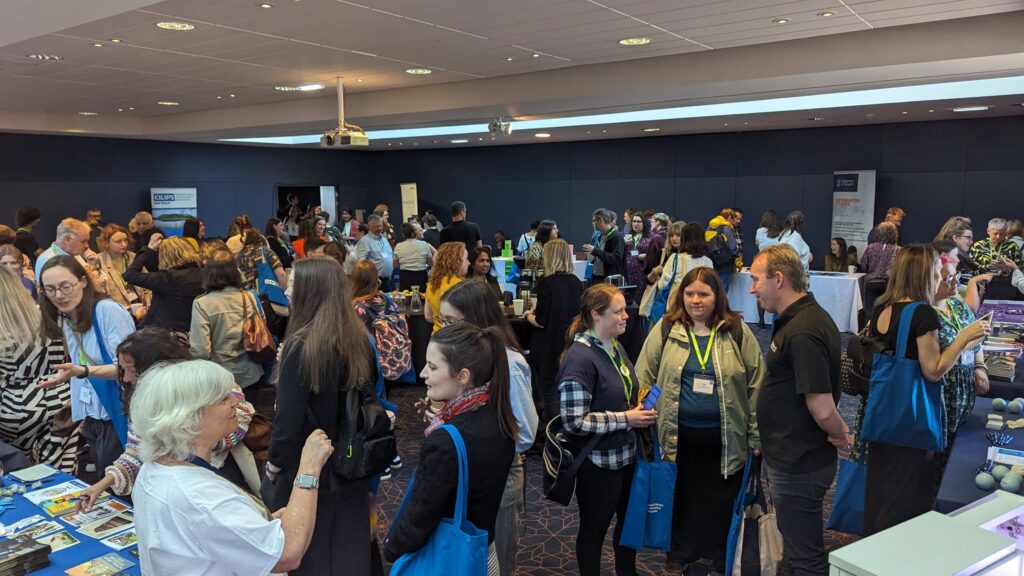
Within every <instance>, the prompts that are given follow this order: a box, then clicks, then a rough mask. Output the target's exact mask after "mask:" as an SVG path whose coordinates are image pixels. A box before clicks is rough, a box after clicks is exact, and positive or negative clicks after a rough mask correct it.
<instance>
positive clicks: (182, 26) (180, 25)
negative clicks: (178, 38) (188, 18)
mask: <svg viewBox="0 0 1024 576" xmlns="http://www.w3.org/2000/svg"><path fill="white" fill-rule="evenodd" d="M156 27H157V28H163V29H164V30H174V31H176V32H184V31H186V30H195V29H196V26H195V24H189V23H188V22H157V23H156Z"/></svg>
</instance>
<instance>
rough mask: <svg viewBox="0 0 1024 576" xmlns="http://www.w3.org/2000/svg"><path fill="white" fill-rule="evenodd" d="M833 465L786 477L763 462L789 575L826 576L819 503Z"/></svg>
mask: <svg viewBox="0 0 1024 576" xmlns="http://www.w3.org/2000/svg"><path fill="white" fill-rule="evenodd" d="M836 464H837V462H835V461H834V462H832V463H831V464H829V465H828V466H826V467H824V468H822V469H821V470H814V471H812V472H806V473H803V474H787V473H785V472H782V471H780V470H776V469H774V468H772V467H771V466H769V465H768V462H767V461H765V463H764V470H765V472H767V474H768V488H769V490H771V494H772V499H773V500H774V501H775V515H776V519H777V520H778V523H779V531H780V532H782V543H783V548H784V552H783V555H784V557H785V559H786V560H788V561H789V567H790V573H791V574H792V576H827V575H828V558H827V557H826V556H825V534H824V528H823V520H822V515H823V509H822V503H823V502H824V500H825V492H827V491H828V488H829V486H831V485H832V480H833V478H835V475H836Z"/></svg>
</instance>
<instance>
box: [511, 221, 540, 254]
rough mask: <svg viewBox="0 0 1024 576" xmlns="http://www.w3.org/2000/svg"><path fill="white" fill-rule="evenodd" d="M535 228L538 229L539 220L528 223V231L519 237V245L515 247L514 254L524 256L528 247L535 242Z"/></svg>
mask: <svg viewBox="0 0 1024 576" xmlns="http://www.w3.org/2000/svg"><path fill="white" fill-rule="evenodd" d="M537 228H540V220H534V221H532V222H530V231H529V232H523V235H522V236H520V237H519V243H518V244H517V245H516V254H519V255H520V256H526V253H527V252H528V251H529V250H530V247H531V246H533V243H534V242H536V241H537Z"/></svg>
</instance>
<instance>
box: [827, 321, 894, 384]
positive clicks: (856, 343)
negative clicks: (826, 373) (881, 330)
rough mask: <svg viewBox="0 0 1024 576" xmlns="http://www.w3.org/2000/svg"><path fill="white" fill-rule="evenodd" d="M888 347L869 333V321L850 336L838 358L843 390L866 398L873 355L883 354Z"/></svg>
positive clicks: (873, 359)
mask: <svg viewBox="0 0 1024 576" xmlns="http://www.w3.org/2000/svg"><path fill="white" fill-rule="evenodd" d="M888 348H889V346H888V343H886V342H885V341H884V340H881V339H879V338H875V337H874V336H872V335H871V323H870V322H868V324H867V325H865V326H864V328H863V329H862V330H861V331H860V332H858V333H857V334H856V335H855V336H854V337H853V338H850V342H849V343H848V344H847V345H846V350H844V351H843V354H842V357H841V359H840V369H839V383H840V386H841V388H842V390H843V392H844V393H846V394H849V395H851V396H862V397H864V398H867V397H868V394H869V393H870V391H871V371H872V366H873V364H874V361H875V355H876V354H884V353H885V352H886V351H888Z"/></svg>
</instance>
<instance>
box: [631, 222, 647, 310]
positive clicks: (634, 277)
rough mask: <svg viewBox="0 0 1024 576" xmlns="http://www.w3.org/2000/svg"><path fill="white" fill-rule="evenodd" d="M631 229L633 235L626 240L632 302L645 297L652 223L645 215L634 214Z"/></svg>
mask: <svg viewBox="0 0 1024 576" xmlns="http://www.w3.org/2000/svg"><path fill="white" fill-rule="evenodd" d="M629 229H630V232H632V234H630V235H629V236H628V237H627V238H626V270H627V271H628V281H629V284H630V285H631V286H636V289H635V290H633V291H632V295H631V300H634V301H636V302H639V301H640V297H641V296H643V295H644V289H645V288H646V287H647V282H645V281H644V263H645V262H646V260H647V248H648V247H649V246H650V245H651V223H650V221H649V220H648V219H647V218H644V215H643V213H641V212H634V213H633V215H632V217H631V220H630V224H629Z"/></svg>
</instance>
